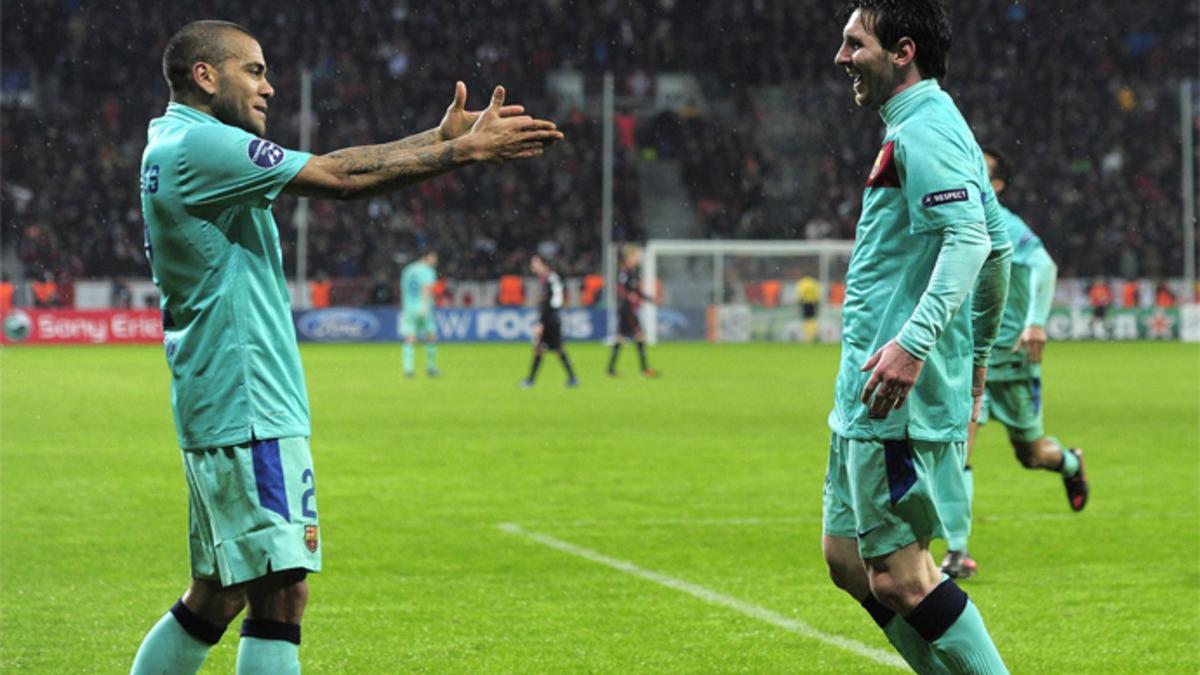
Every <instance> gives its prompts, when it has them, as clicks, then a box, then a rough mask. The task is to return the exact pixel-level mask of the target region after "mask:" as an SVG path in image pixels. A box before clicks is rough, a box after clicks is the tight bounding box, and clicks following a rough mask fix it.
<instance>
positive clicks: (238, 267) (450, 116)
mask: <svg viewBox="0 0 1200 675" xmlns="http://www.w3.org/2000/svg"><path fill="white" fill-rule="evenodd" d="M163 74H164V75H165V76H166V79H167V83H168V85H169V86H170V90H171V101H170V103H169V104H168V105H167V109H166V112H165V113H164V114H163V116H162V117H158V118H156V119H154V120H152V121H151V122H150V128H149V132H148V140H147V145H146V149H145V152H144V153H143V155H142V166H141V196H142V213H143V216H144V218H145V221H146V252H147V256H148V257H149V259H150V263H151V268H152V271H153V275H154V280H155V283H157V284H158V287H159V289H160V291H161V297H162V300H161V308H162V315H163V328H164V346H165V352H166V358H167V363H168V366H169V369H170V371H171V403H172V407H173V409H174V417H175V426H176V431H177V434H178V441H179V446H180V448H181V450H182V452H181V454H182V458H183V466H184V473H185V476H186V478H187V484H188V496H189V520H190V528H189V532H190V536H189V541H188V543H189V550H190V553H191V583H190V585H189V586H188V588H187V591H186V592H185V593H184V595H183V597H182V598H181V599H180V600H179V602H177V603H175V605H174V607H172V608H171V610H170V611H169V612H167V613H166V614H165V615H164V616H163V617H162V619H161V620H159V621H158V623H156V624H155V625H154V627H153V628H152V629H151V630H150V632H149V633H148V634H147V635H146V637H145V640H144V641H143V642H142V644H141V647H140V648H139V649H138V652H137V656H136V657H135V658H134V662H133V668H132V672H133V673H136V674H141V673H195V672H196V671H197V670H198V669H199V668H200V666H201V665H202V664H203V662H204V659H205V658H206V657H207V655H208V651H209V648H210V647H211V646H212V645H214V644H216V643H217V641H218V640H220V639H221V635H222V634H223V633H224V632H225V628H226V626H227V625H228V624H229V623H230V621H232V620H233V619H234V617H236V616H237V615H238V614H239V613H240V612H241V611H242V609H243V608H247V612H246V619H245V620H244V621H243V622H242V639H241V642H240V644H239V646H238V656H237V670H238V672H239V673H299V672H300V662H299V645H300V620H301V616H302V615H303V613H304V608H305V605H306V604H307V603H308V584H307V581H306V576H307V574H308V573H309V572H317V571H320V569H321V539H320V532H319V530H318V521H317V498H316V482H315V477H314V473H313V464H312V457H311V454H310V452H309V440H308V439H309V434H310V422H309V406H308V395H307V392H306V389H305V384H304V371H303V368H302V367H301V364H300V353H299V350H298V349H297V346H296V333H295V329H294V327H293V324H292V315H291V310H290V301H289V298H288V290H287V284H286V280H285V279H284V276H283V264H282V260H281V255H280V245H279V231H278V229H277V228H276V226H275V219H274V218H273V217H272V215H271V203H272V202H273V201H274V200H275V198H276V197H278V196H279V194H280V193H282V192H285V191H286V192H289V193H292V194H299V195H306V196H309V197H319V198H325V199H357V198H366V197H370V196H372V195H377V194H383V193H386V192H391V191H394V190H397V189H399V188H402V187H405V186H408V185H412V184H414V183H417V182H419V181H422V180H425V179H428V178H432V177H434V176H438V175H441V174H443V173H446V172H447V171H452V170H454V169H457V168H459V167H461V166H464V165H467V164H473V163H476V162H491V163H496V162H504V161H508V160H513V159H518V158H523V157H536V156H538V155H540V154H542V152H543V150H544V147H545V145H547V144H549V143H553V142H555V141H556V140H558V139H560V138H561V137H562V135H561V134H560V133H559V132H558V131H557V130H556V129H555V127H554V124H553V123H551V122H547V121H543V120H535V119H531V118H529V117H527V116H525V115H523V114H521V113H522V111H523V110H522V108H521V107H520V106H505V105H504V89H503V88H501V87H497V88H496V90H495V92H494V93H493V95H492V101H491V105H490V106H488V108H487V109H486V110H484V111H481V112H468V111H467V110H466V109H465V103H466V87H465V85H463V83H461V82H459V83H457V84H456V86H455V93H454V99H453V102H452V103H451V104H450V106H449V108H448V109H447V111H446V115H445V116H444V117H443V118H442V122H441V124H440V125H439V126H437V127H436V128H433V129H430V130H428V131H425V132H422V133H418V134H415V135H413V136H409V137H408V138H405V139H402V140H398V141H394V142H392V143H387V144H384V145H372V146H364V147H355V148H346V149H343V150H338V151H335V152H331V153H329V154H326V155H320V156H317V155H310V154H308V153H305V152H298V151H295V150H286V149H284V148H282V147H280V146H278V145H276V144H274V143H272V142H271V141H268V140H265V139H264V138H263V136H264V135H265V134H266V130H267V107H268V104H269V103H270V101H271V99H272V97H273V96H274V93H275V90H274V89H273V88H272V87H271V85H270V83H269V82H268V81H267V63H266V59H265V58H264V57H263V51H262V48H261V46H260V45H259V43H258V41H257V40H256V39H255V38H254V36H253V35H252V34H251V33H250V32H249V31H247V30H246V29H245V28H243V27H241V26H239V25H237V24H233V23H228V22H224V21H197V22H193V23H190V24H188V25H187V26H184V27H183V28H182V29H181V30H180V31H179V32H177V33H176V34H175V35H174V36H172V37H171V39H170V40H169V41H168V42H167V45H166V49H165V51H164V53H163Z"/></svg>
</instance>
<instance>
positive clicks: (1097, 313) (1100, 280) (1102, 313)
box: [1088, 277, 1113, 330]
mask: <svg viewBox="0 0 1200 675" xmlns="http://www.w3.org/2000/svg"><path fill="white" fill-rule="evenodd" d="M1088 304H1089V305H1091V307H1092V328H1093V330H1095V328H1096V326H1097V324H1099V325H1100V326H1101V327H1104V326H1105V325H1106V324H1105V322H1106V321H1107V320H1108V308H1109V307H1112V304H1113V292H1112V287H1111V286H1109V285H1108V281H1106V280H1105V279H1104V277H1096V278H1095V279H1092V285H1091V286H1090V287H1088Z"/></svg>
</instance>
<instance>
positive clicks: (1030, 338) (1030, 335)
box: [1013, 326, 1046, 363]
mask: <svg viewBox="0 0 1200 675" xmlns="http://www.w3.org/2000/svg"><path fill="white" fill-rule="evenodd" d="M1022 347H1024V348H1025V353H1026V354H1027V355H1028V356H1029V362H1030V363H1041V362H1042V351H1043V350H1044V349H1045V348H1046V329H1045V328H1043V327H1041V326H1029V327H1027V328H1026V329H1025V330H1023V331H1021V336H1020V337H1018V338H1017V344H1015V345H1013V352H1019V351H1021V348H1022Z"/></svg>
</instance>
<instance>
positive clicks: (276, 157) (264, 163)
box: [246, 138, 284, 169]
mask: <svg viewBox="0 0 1200 675" xmlns="http://www.w3.org/2000/svg"><path fill="white" fill-rule="evenodd" d="M246 154H248V155H249V156H250V161H251V162H254V165H255V166H257V167H259V168H262V169H270V168H272V167H275V166H278V165H279V163H280V162H282V161H283V155H284V153H283V148H281V147H279V146H278V145H275V144H274V143H272V142H271V141H267V140H263V139H261V138H256V139H254V140H252V141H250V145H248V146H246Z"/></svg>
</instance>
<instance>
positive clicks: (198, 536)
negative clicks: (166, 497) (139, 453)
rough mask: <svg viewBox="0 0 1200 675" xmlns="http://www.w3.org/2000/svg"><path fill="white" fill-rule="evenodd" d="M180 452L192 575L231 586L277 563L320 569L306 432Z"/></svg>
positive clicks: (285, 566)
mask: <svg viewBox="0 0 1200 675" xmlns="http://www.w3.org/2000/svg"><path fill="white" fill-rule="evenodd" d="M182 452H183V467H184V472H185V474H186V475H187V483H188V494H189V503H188V521H189V537H188V550H189V552H190V553H191V562H192V576H193V577H195V578H197V579H211V580H219V581H220V582H221V585H222V586H231V585H233V584H240V583H242V582H246V581H251V580H253V579H257V578H259V577H262V576H265V575H267V574H269V573H271V572H278V571H281V570H289V569H304V570H308V571H309V572H320V571H321V548H320V543H321V540H320V534H319V532H318V527H317V497H316V479H315V477H314V475H313V468H312V454H311V453H310V451H309V447H308V439H307V438H303V437H298V438H281V439H270V440H257V441H251V442H249V443H244V444H241V445H234V446H229V447H224V448H210V449H207V450H183V451H182Z"/></svg>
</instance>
